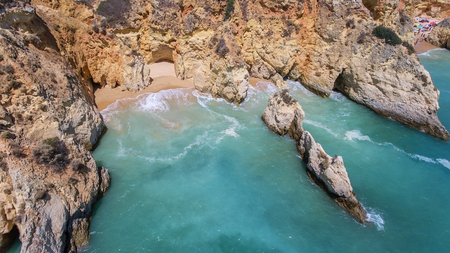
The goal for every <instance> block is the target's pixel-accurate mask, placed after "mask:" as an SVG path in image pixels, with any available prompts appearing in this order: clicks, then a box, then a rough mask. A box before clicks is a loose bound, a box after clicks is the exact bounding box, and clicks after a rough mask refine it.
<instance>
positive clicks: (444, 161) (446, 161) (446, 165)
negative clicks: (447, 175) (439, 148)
mask: <svg viewBox="0 0 450 253" xmlns="http://www.w3.org/2000/svg"><path fill="white" fill-rule="evenodd" d="M436 160H437V161H438V162H439V163H440V164H442V165H444V167H445V168H447V169H450V162H449V161H448V160H447V159H442V158H439V159H436Z"/></svg>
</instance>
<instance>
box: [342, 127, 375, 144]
mask: <svg viewBox="0 0 450 253" xmlns="http://www.w3.org/2000/svg"><path fill="white" fill-rule="evenodd" d="M344 139H345V140H350V141H353V140H354V139H356V140H360V141H369V142H372V143H373V141H372V140H371V139H370V137H369V136H367V135H363V134H362V133H361V132H360V131H359V130H351V131H347V132H345V138H344Z"/></svg>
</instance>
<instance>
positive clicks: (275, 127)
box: [262, 89, 305, 141]
mask: <svg viewBox="0 0 450 253" xmlns="http://www.w3.org/2000/svg"><path fill="white" fill-rule="evenodd" d="M304 118H305V112H304V111H303V109H302V107H301V106H300V104H299V103H298V102H297V100H295V99H293V98H292V96H291V95H290V94H289V92H288V91H287V90H286V89H283V90H281V91H278V92H276V93H275V94H274V95H272V96H271V97H270V99H269V105H268V106H267V107H266V109H265V110H264V112H263V114H262V120H263V121H264V123H265V124H266V126H267V127H268V128H269V130H270V131H272V132H274V133H276V134H279V135H281V136H284V135H285V134H289V136H290V137H291V138H292V139H294V140H296V141H298V140H299V139H300V136H301V135H302V132H303V127H302V124H303V119H304Z"/></svg>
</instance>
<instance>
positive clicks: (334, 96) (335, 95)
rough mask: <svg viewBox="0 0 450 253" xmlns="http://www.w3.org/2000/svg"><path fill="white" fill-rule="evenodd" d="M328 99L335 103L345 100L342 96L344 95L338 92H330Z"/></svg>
mask: <svg viewBox="0 0 450 253" xmlns="http://www.w3.org/2000/svg"><path fill="white" fill-rule="evenodd" d="M330 98H331V99H333V100H335V101H339V102H341V101H346V100H347V98H346V97H345V96H344V94H342V93H340V92H335V91H332V92H331V93H330Z"/></svg>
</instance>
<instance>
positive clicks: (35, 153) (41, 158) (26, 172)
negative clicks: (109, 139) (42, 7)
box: [0, 1, 109, 252]
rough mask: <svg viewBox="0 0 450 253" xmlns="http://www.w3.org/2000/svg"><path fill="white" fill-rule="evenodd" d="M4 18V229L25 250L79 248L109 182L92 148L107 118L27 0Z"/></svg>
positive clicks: (0, 88) (0, 158) (0, 19)
mask: <svg viewBox="0 0 450 253" xmlns="http://www.w3.org/2000/svg"><path fill="white" fill-rule="evenodd" d="M0 24H1V26H0V27H1V28H0V55H1V57H0V58H1V60H0V70H1V72H0V92H1V99H0V104H1V108H0V131H1V138H0V167H1V169H0V214H1V215H0V234H2V240H3V238H4V237H5V235H6V236H7V235H9V234H10V233H11V231H12V229H13V228H14V227H17V229H18V231H19V234H20V240H21V242H22V248H21V252H68V251H72V252H75V251H76V249H77V248H78V247H81V246H84V245H86V240H87V239H88V235H89V232H88V231H87V230H86V229H87V228H88V226H87V224H86V222H87V221H88V220H89V219H90V216H91V214H92V206H93V204H94V202H95V201H96V200H97V199H98V198H99V197H100V196H102V195H103V194H104V191H105V190H106V189H107V187H108V185H109V175H108V172H107V170H106V169H104V168H97V165H96V163H95V161H94V159H93V157H92V155H91V153H90V152H89V151H88V150H89V149H91V148H92V147H93V146H94V145H95V143H96V142H97V141H98V139H99V138H100V135H101V133H102V131H103V129H104V123H103V120H102V117H101V115H100V113H99V111H98V109H97V108H96V107H95V105H94V104H93V103H92V100H91V95H92V94H89V90H86V89H85V87H84V86H83V85H82V84H81V83H80V81H79V79H78V75H77V73H76V72H74V71H73V69H72V67H71V66H70V65H69V64H68V63H67V61H66V59H65V58H64V57H63V56H61V53H60V51H59V47H58V45H57V41H56V40H55V38H54V37H53V36H52V34H51V32H50V29H49V28H48V27H47V25H46V24H45V23H44V22H43V21H42V20H41V19H40V18H39V17H37V16H36V14H35V12H34V8H33V7H32V6H30V5H28V3H27V1H21V2H16V3H15V5H10V6H9V5H8V6H7V9H6V10H5V13H3V14H2V15H1V16H0ZM2 244H3V243H2ZM2 246H3V245H2Z"/></svg>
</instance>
